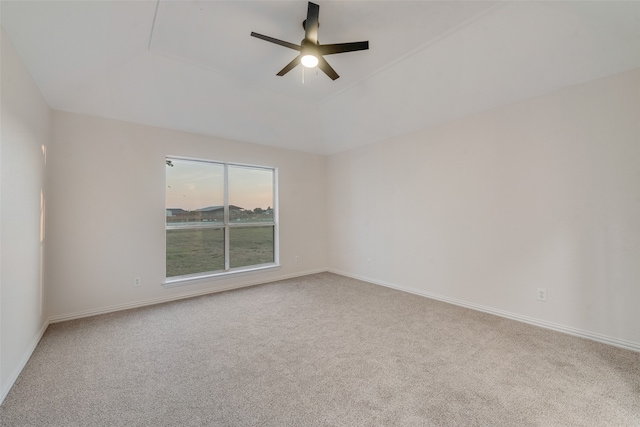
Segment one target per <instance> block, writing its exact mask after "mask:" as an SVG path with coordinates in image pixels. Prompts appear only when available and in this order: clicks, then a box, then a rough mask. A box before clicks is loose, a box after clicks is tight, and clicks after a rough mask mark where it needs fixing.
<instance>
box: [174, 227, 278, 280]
mask: <svg viewBox="0 0 640 427" xmlns="http://www.w3.org/2000/svg"><path fill="white" fill-rule="evenodd" d="M229 247H230V251H229V262H230V267H231V268H235V267H245V266H249V265H256V264H264V263H269V262H273V261H274V252H273V226H264V227H237V228H233V227H232V228H230V232H229ZM223 269H224V230H223V229H219V228H200V229H178V230H167V277H175V276H184V275H187V274H194V273H205V272H210V271H220V270H223Z"/></svg>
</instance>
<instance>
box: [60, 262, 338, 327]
mask: <svg viewBox="0 0 640 427" xmlns="http://www.w3.org/2000/svg"><path fill="white" fill-rule="evenodd" d="M326 271H327V269H326V268H321V269H316V270H307V271H303V272H298V273H294V274H286V275H281V276H277V277H269V278H262V279H253V280H251V279H246V280H244V281H241V282H236V283H233V284H230V285H226V286H218V287H215V288H210V289H201V290H199V291H191V292H184V293H181V294H178V295H171V296H167V297H159V298H151V299H147V300H142V301H135V302H130V303H124V304H117V305H111V306H107V307H100V308H95V309H91V310H83V311H77V312H75V313H68V314H61V315H57V316H52V317H51V319H50V320H49V321H50V323H59V322H64V321H67V320H73V319H81V318H83V317H91V316H97V315H99V314H107V313H113V312H115V311H122V310H130V309H132V308H138V307H145V306H148V305H155V304H161V303H165V302H171V301H177V300H181V299H185V298H193V297H197V296H201V295H208V294H213V293H216V292H224V291H229V290H232V289H238V288H244V287H247V286H255V285H262V284H264V283H270V282H277V281H279V280H286V279H293V278H294V277H301V276H308V275H309V274H316V273H324V272H326Z"/></svg>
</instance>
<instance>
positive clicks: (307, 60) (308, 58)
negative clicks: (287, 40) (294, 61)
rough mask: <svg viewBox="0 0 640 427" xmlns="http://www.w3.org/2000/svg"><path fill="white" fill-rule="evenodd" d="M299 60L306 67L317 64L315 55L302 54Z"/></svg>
mask: <svg viewBox="0 0 640 427" xmlns="http://www.w3.org/2000/svg"><path fill="white" fill-rule="evenodd" d="M300 62H302V65H304V66H305V67H307V68H313V67H315V66H316V65H318V58H316V57H315V55H304V56H303V57H302V58H300Z"/></svg>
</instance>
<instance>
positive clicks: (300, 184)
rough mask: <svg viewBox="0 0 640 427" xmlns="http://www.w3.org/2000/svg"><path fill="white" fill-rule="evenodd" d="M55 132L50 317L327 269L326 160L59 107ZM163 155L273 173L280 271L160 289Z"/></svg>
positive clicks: (49, 212) (162, 255)
mask: <svg viewBox="0 0 640 427" xmlns="http://www.w3.org/2000/svg"><path fill="white" fill-rule="evenodd" d="M52 127H53V134H52V135H53V136H52V137H53V141H54V142H53V145H54V147H55V150H54V151H52V152H51V153H49V155H50V165H51V174H50V177H51V179H52V182H53V188H52V194H51V200H52V202H51V203H50V206H49V210H48V215H49V216H48V220H49V230H50V234H49V237H50V245H49V247H48V248H49V250H50V253H51V258H50V268H49V269H48V270H47V271H48V275H47V279H48V283H47V285H48V295H49V298H48V300H49V303H50V306H49V307H50V311H51V316H52V319H53V320H60V319H65V318H69V317H73V316H77V315H82V314H89V313H97V312H100V311H103V310H105V311H106V310H109V309H113V308H123V307H127V306H134V305H137V304H144V303H147V302H152V301H159V300H163V299H171V298H175V297H177V296H181V295H187V294H192V293H198V292H206V291H208V290H213V289H221V288H225V287H230V286H238V285H241V284H245V283H253V282H257V281H268V280H275V279H278V278H282V277H288V276H294V275H302V274H304V273H308V272H314V271H319V270H325V269H326V266H327V261H326V248H327V237H326V236H327V232H326V219H325V211H324V207H325V204H326V158H325V157H323V156H319V155H312V154H305V153H300V152H294V151H290V150H283V149H276V148H269V147H265V146H260V145H254V144H247V143H240V142H235V141H227V140H222V139H218V138H212V137H207V136H200V135H195V134H189V133H184V132H178V131H170V130H166V129H161V128H155V127H150V126H143V125H138V124H133V123H126V122H121V121H116V120H107V119H101V118H96V117H91V116H83V115H78V114H72V113H65V112H59V111H54V113H53V125H52ZM167 155H175V156H185V157H193V158H202V159H211V160H221V161H231V162H240V163H248V164H257V165H266V166H274V167H277V168H278V172H279V193H280V194H279V195H280V198H279V201H280V205H279V206H280V261H281V265H282V267H281V269H280V270H278V271H275V272H268V273H260V274H252V275H246V276H240V277H233V278H228V279H224V280H209V281H205V282H201V283H197V284H191V285H188V286H183V287H179V288H170V289H165V288H163V287H162V286H161V283H162V282H163V280H164V278H165V258H164V256H165V255H164V254H165V250H164V245H165V234H164V233H165V232H164V221H165V217H164V215H165V205H164V197H165V168H166V166H165V156H167ZM296 255H298V256H299V257H300V262H299V263H295V262H294V257H295V256H296ZM134 277H141V279H142V286H141V287H139V288H138V287H133V278H134Z"/></svg>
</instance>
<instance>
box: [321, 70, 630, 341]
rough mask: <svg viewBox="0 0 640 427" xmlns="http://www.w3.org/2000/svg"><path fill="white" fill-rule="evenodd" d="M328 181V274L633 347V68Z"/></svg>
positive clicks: (459, 123)
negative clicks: (542, 296) (540, 297)
mask: <svg viewBox="0 0 640 427" xmlns="http://www.w3.org/2000/svg"><path fill="white" fill-rule="evenodd" d="M327 173H328V198H327V206H328V216H327V218H328V222H329V224H330V228H329V230H330V235H329V242H330V244H329V266H330V268H331V269H332V270H334V271H337V272H343V273H346V274H349V275H352V276H356V277H361V278H365V279H369V280H373V281H376V282H378V283H382V284H386V285H389V286H396V287H402V288H404V289H407V290H410V291H413V292H417V293H421V294H423V295H429V296H436V297H440V298H443V299H448V300H452V301H456V302H458V303H466V304H468V305H470V306H475V307H478V308H483V309H488V310H493V311H494V312H500V313H501V314H513V316H512V317H516V318H520V319H524V320H527V319H528V320H533V321H535V322H536V323H538V324H543V325H544V324H547V325H550V326H554V327H558V326H560V327H561V328H564V329H565V330H567V331H569V332H579V331H584V332H586V335H591V336H594V337H596V338H602V336H604V337H605V338H606V337H610V338H615V339H616V340H618V341H617V344H620V343H623V344H624V341H629V342H631V343H632V345H631V346H632V347H633V346H634V345H635V347H636V348H637V349H640V309H638V307H640V286H639V284H640V70H635V71H631V72H626V73H623V74H620V75H616V76H612V77H608V78H605V79H600V80H597V81H593V82H590V83H586V84H583V85H579V86H574V87H570V88H567V89H564V90H561V91H558V92H555V93H552V94H549V95H547V96H543V97H539V98H534V99H530V100H527V101H524V102H519V103H517V104H513V105H509V106H505V107H502V108H498V109H494V110H491V111H487V112H484V113H481V114H476V115H473V116H470V117H467V118H464V119H461V120H456V121H454V122H452V123H449V124H446V125H442V126H437V127H434V128H431V129H428V130H424V131H420V132H417V133H414V134H411V135H407V136H404V137H400V138H395V139H392V140H389V141H386V142H384V143H380V144H376V145H371V146H367V147H364V148H360V149H355V150H352V151H348V152H344V153H340V154H336V155H333V156H330V157H329V160H328V166H327ZM367 259H371V266H368V265H367V262H366V260H367ZM538 287H541V288H546V289H547V294H548V300H547V302H540V301H537V300H536V289H537V288H538ZM600 335H602V336H600Z"/></svg>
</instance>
